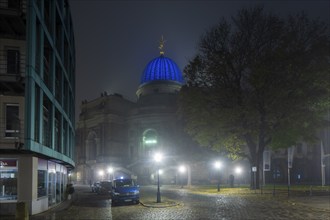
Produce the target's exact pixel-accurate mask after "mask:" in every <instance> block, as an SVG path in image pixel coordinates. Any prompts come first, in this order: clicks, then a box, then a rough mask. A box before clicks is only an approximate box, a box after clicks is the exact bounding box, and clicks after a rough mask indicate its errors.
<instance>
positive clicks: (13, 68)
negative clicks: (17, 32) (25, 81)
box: [7, 50, 19, 74]
mask: <svg viewBox="0 0 330 220" xmlns="http://www.w3.org/2000/svg"><path fill="white" fill-rule="evenodd" d="M7 73H8V74H19V50H7Z"/></svg>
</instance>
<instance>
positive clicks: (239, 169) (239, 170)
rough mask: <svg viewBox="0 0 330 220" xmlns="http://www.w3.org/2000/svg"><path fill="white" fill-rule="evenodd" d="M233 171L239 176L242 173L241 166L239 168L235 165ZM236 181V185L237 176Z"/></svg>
mask: <svg viewBox="0 0 330 220" xmlns="http://www.w3.org/2000/svg"><path fill="white" fill-rule="evenodd" d="M235 173H236V174H237V176H240V175H241V173H242V168H241V167H236V168H235ZM237 183H238V185H239V180H238V177H237Z"/></svg>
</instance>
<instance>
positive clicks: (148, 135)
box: [143, 129, 158, 146]
mask: <svg viewBox="0 0 330 220" xmlns="http://www.w3.org/2000/svg"><path fill="white" fill-rule="evenodd" d="M157 143H158V136H157V132H156V131H155V130H153V129H149V130H146V131H145V132H144V134H143V144H144V145H147V146H152V145H156V144H157Z"/></svg>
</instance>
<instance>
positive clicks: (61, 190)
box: [0, 0, 75, 215]
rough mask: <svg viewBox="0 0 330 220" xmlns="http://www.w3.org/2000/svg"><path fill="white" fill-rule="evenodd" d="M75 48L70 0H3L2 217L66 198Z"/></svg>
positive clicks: (71, 163)
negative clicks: (18, 205)
mask: <svg viewBox="0 0 330 220" xmlns="http://www.w3.org/2000/svg"><path fill="white" fill-rule="evenodd" d="M74 102H75V47H74V35H73V26H72V19H71V14H70V7H69V3H68V1H67V0H44V1H42V0H0V215H2V214H4V215H6V214H14V213H15V209H16V203H17V202H18V201H20V202H22V201H23V202H25V203H26V204H27V207H28V210H29V213H30V214H37V213H40V212H43V211H45V210H47V209H49V208H51V207H53V206H54V205H56V204H58V203H60V202H62V201H63V200H65V199H66V193H65V191H66V186H67V183H68V174H69V173H70V170H72V169H73V168H74V166H75V163H74V160H73V158H74V140H75V138H74V136H75V129H74V124H75V121H74V119H75V115H74Z"/></svg>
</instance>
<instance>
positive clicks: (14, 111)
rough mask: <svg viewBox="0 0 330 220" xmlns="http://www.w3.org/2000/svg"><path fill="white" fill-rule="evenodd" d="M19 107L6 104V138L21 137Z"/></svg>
mask: <svg viewBox="0 0 330 220" xmlns="http://www.w3.org/2000/svg"><path fill="white" fill-rule="evenodd" d="M18 115H19V105H18V104H6V130H5V137H11V138H15V137H18V136H19V131H20V120H19V116H18Z"/></svg>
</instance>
